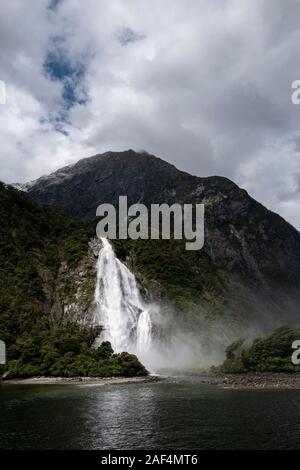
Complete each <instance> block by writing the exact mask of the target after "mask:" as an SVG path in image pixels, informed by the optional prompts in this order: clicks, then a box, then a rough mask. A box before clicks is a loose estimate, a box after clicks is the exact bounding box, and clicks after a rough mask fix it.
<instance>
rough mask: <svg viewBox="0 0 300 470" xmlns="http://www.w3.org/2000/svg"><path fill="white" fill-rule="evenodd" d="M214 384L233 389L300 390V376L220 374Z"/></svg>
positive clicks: (285, 374) (282, 374)
mask: <svg viewBox="0 0 300 470" xmlns="http://www.w3.org/2000/svg"><path fill="white" fill-rule="evenodd" d="M212 383H215V384H217V385H220V386H222V387H223V388H232V389H248V390H251V389H265V390H268V389H281V390H282V389H300V374H288V373H283V372H280V373H272V372H271V373H244V374H220V375H219V374H218V375H216V376H215V377H213V378H212Z"/></svg>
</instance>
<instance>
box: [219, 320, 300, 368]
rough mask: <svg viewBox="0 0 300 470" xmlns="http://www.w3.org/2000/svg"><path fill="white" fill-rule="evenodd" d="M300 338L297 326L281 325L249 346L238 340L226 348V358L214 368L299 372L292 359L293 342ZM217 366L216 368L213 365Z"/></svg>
mask: <svg viewBox="0 0 300 470" xmlns="http://www.w3.org/2000/svg"><path fill="white" fill-rule="evenodd" d="M298 339H300V329H292V328H288V327H282V328H278V329H277V330H275V331H274V332H273V333H272V334H270V335H268V336H265V337H262V338H258V339H256V340H255V341H253V343H252V345H251V346H245V345H244V341H243V340H238V341H235V342H234V343H232V344H231V345H229V346H228V348H227V349H226V359H225V361H224V363H223V364H222V366H221V367H220V368H217V370H219V371H221V372H226V373H239V372H300V367H299V366H296V365H294V364H293V363H292V360H291V357H292V353H293V350H292V343H293V341H295V340H298ZM214 370H216V368H214Z"/></svg>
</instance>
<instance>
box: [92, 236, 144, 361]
mask: <svg viewBox="0 0 300 470" xmlns="http://www.w3.org/2000/svg"><path fill="white" fill-rule="evenodd" d="M101 241H102V245H103V246H102V249H101V250H100V253H99V257H98V262H97V280H96V289H95V302H96V305H97V309H96V313H95V318H94V320H95V323H97V324H100V325H102V327H103V331H102V332H101V334H100V336H99V338H98V339H97V341H96V343H97V344H100V343H101V342H102V341H110V342H111V345H112V347H113V349H114V351H115V352H122V351H128V352H131V353H136V354H139V355H141V356H144V355H145V354H146V353H147V351H148V350H149V348H150V346H151V329H152V323H151V317H150V313H149V310H148V309H147V306H146V305H145V304H144V302H143V301H142V299H141V298H140V293H139V290H138V287H137V283H136V279H135V276H134V275H133V274H132V273H131V272H130V271H129V269H128V268H127V267H126V266H125V265H124V264H123V263H121V261H119V260H118V258H117V257H116V256H115V254H114V251H113V249H112V247H111V245H110V243H109V241H108V240H107V239H106V238H101Z"/></svg>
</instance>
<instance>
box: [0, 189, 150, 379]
mask: <svg viewBox="0 0 300 470" xmlns="http://www.w3.org/2000/svg"><path fill="white" fill-rule="evenodd" d="M0 218H1V226H0V339H1V340H3V341H5V343H6V346H7V360H8V362H7V364H6V365H5V367H1V370H0V372H7V373H9V377H30V376H34V375H49V376H59V375H61V376H67V377H70V376H83V375H87V376H88V375H91V376H113V375H117V376H120V375H123V376H131V375H145V374H146V373H147V371H146V370H145V368H144V367H143V366H142V365H141V364H140V363H139V362H138V360H137V358H136V357H135V356H132V355H130V354H127V353H122V354H117V355H116V354H113V351H112V350H111V347H110V346H108V345H107V344H106V345H102V346H101V347H100V348H98V349H92V348H91V346H92V344H93V342H94V340H95V338H96V336H97V335H98V334H99V328H92V327H88V326H83V325H80V324H78V323H76V322H75V321H74V320H72V318H70V316H69V315H68V311H67V309H66V308H65V304H66V303H68V302H67V301H68V299H70V298H72V296H74V295H75V294H76V286H75V284H74V275H73V274H74V272H75V270H76V268H77V267H78V266H79V265H80V263H83V264H84V260H85V258H86V257H87V254H88V242H89V240H90V239H91V238H92V237H93V236H94V235H95V222H94V221H81V220H77V219H74V218H71V217H68V216H66V215H64V214H62V213H59V212H57V211H55V210H53V209H51V208H49V207H44V206H41V205H39V204H37V203H36V202H34V201H32V200H31V199H30V198H29V197H27V196H26V194H24V193H21V192H19V191H16V190H14V189H13V188H10V187H6V186H5V185H4V184H2V183H0ZM62 267H63V269H62ZM87 269H88V268H87ZM89 275H90V273H89ZM86 282H90V279H89V278H88V279H87V281H86Z"/></svg>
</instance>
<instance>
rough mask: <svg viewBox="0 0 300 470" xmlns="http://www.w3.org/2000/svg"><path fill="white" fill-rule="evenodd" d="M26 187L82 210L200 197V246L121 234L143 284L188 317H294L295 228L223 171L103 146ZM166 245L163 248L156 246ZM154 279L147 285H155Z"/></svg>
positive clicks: (298, 267)
mask: <svg viewBox="0 0 300 470" xmlns="http://www.w3.org/2000/svg"><path fill="white" fill-rule="evenodd" d="M23 189H25V190H27V191H28V194H29V195H30V196H31V197H32V198H34V199H36V200H37V201H39V202H43V203H45V204H49V205H53V206H57V207H60V208H62V209H63V210H64V211H66V212H67V213H69V214H73V215H77V216H80V217H87V216H91V215H95V212H96V208H97V206H98V205H99V204H101V203H105V202H106V203H112V204H114V205H116V206H117V205H118V197H119V196H120V195H127V196H128V202H129V204H132V203H136V202H142V203H144V204H146V205H148V206H149V205H150V204H151V203H163V202H165V203H168V204H171V203H173V202H179V203H204V204H205V246H204V249H203V250H201V251H200V252H187V251H185V250H184V245H183V243H181V242H174V241H172V242H169V241H163V242H161V241H159V242H156V241H142V240H138V241H136V242H133V241H122V242H121V241H117V242H115V247H116V250H117V253H118V256H120V257H121V258H123V259H127V261H128V263H131V265H132V268H133V269H134V270H135V271H136V272H137V273H139V274H140V279H141V282H142V283H144V284H145V286H148V285H149V282H150V281H151V282H152V281H154V282H155V281H156V282H158V283H159V288H158V290H159V291H160V294H159V295H161V293H163V295H164V294H166V295H167V296H168V298H171V299H172V300H174V302H175V303H176V305H177V306H178V308H179V309H184V310H185V312H188V315H189V316H191V317H193V321H195V319H197V318H199V317H200V316H203V315H204V316H205V315H206V316H207V315H208V316H209V317H211V318H212V317H216V316H217V317H223V318H233V319H238V321H242V322H246V323H248V324H249V323H251V324H259V325H260V327H263V328H265V329H270V328H271V327H273V326H274V325H277V324H282V323H285V322H287V321H291V322H296V323H298V322H299V321H300V320H299V318H300V314H299V313H298V306H299V292H300V289H299V287H300V234H299V232H298V231H297V230H296V229H294V228H293V227H292V226H291V225H290V224H288V223H287V222H286V221H284V220H283V219H282V218H281V217H280V216H278V215H277V214H274V213H272V212H271V211H269V210H267V209H266V208H265V207H264V206H262V205H261V204H259V203H258V202H256V201H255V200H254V199H252V198H251V197H250V196H249V195H248V194H247V192H246V191H245V190H243V189H240V188H239V187H238V186H237V185H236V184H234V183H233V182H231V181H230V180H228V179H226V178H222V177H217V176H214V177H207V178H199V177H196V176H191V175H189V174H187V173H184V172H181V171H179V170H177V169H176V168H175V167H174V166H173V165H170V164H169V163H167V162H164V161H163V160H161V159H159V158H156V157H154V156H152V155H148V154H146V153H136V152H134V151H132V150H128V151H125V152H115V153H114V152H107V153H105V154H102V155H96V156H94V157H91V158H86V159H83V160H80V161H79V162H78V163H76V164H75V165H72V166H69V167H66V168H63V169H61V170H58V171H57V172H55V173H53V174H52V175H50V176H46V177H42V178H40V179H38V180H36V181H35V182H33V183H30V184H27V185H25V186H24V187H23ZM162 248H163V249H162ZM151 282H150V284H151Z"/></svg>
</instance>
